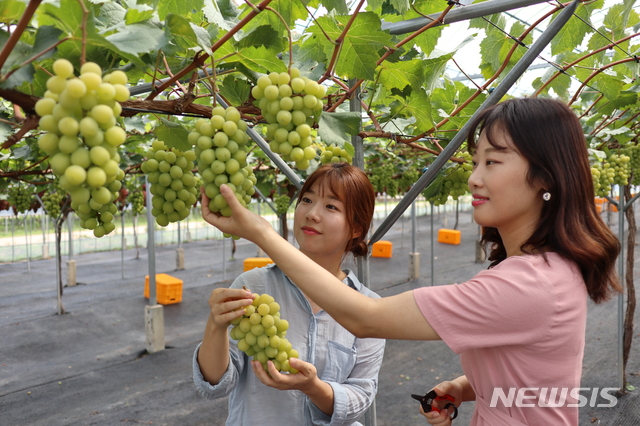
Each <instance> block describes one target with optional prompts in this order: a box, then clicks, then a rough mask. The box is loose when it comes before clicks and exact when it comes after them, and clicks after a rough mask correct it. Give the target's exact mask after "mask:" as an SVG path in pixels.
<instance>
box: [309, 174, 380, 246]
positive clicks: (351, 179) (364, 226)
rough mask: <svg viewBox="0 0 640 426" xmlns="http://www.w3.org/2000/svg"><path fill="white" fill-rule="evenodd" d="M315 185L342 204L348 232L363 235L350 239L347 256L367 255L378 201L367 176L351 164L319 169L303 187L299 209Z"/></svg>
mask: <svg viewBox="0 0 640 426" xmlns="http://www.w3.org/2000/svg"><path fill="white" fill-rule="evenodd" d="M316 182H318V183H320V185H321V186H322V187H323V188H325V189H328V190H329V191H331V193H332V194H333V195H335V196H336V197H337V198H338V199H339V200H340V201H342V203H343V204H344V208H345V216H346V219H347V224H348V225H349V230H351V231H356V232H359V233H360V235H359V236H358V237H356V238H353V239H351V240H349V242H348V243H347V246H346V247H345V249H344V251H345V253H349V252H351V253H353V254H354V255H355V256H364V255H366V254H367V250H368V249H367V240H366V237H367V233H368V232H369V226H371V220H372V219H373V210H374V208H375V201H376V196H375V192H374V190H373V185H371V182H370V181H369V178H368V177H367V175H366V174H365V173H364V172H363V171H362V170H360V169H359V168H357V167H355V166H352V165H351V164H349V163H329V164H325V165H323V166H320V167H318V169H316V171H314V172H313V173H311V175H309V177H308V178H307V180H306V181H305V182H304V184H303V185H302V188H301V189H300V193H299V194H298V201H297V202H296V206H297V205H298V204H300V201H301V200H302V197H303V196H304V194H305V193H306V192H307V191H308V190H309V189H311V187H312V186H313V184H315V183H316Z"/></svg>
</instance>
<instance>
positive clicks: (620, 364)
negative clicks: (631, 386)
mask: <svg viewBox="0 0 640 426" xmlns="http://www.w3.org/2000/svg"><path fill="white" fill-rule="evenodd" d="M624 190H625V186H624V185H620V186H619V191H620V193H619V198H618V206H617V207H618V239H619V240H620V254H619V255H618V276H619V277H620V283H621V284H622V288H624V289H626V286H625V284H626V283H625V282H624V281H625V280H624V244H625V242H624V212H625V210H626V207H627V206H626V205H625V203H624ZM617 346H618V385H619V386H618V387H619V388H620V390H623V389H624V356H623V354H624V291H623V292H622V293H620V294H619V295H618V345H617Z"/></svg>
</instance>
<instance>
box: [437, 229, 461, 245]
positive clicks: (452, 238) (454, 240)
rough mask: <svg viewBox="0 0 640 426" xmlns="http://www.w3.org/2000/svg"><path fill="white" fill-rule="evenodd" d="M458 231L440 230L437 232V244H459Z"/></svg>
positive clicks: (459, 234)
mask: <svg viewBox="0 0 640 426" xmlns="http://www.w3.org/2000/svg"><path fill="white" fill-rule="evenodd" d="M461 235H462V234H461V233H460V231H456V230H455V229H441V230H439V231H438V242H439V243H444V244H460V237H461Z"/></svg>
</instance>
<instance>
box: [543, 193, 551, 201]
mask: <svg viewBox="0 0 640 426" xmlns="http://www.w3.org/2000/svg"><path fill="white" fill-rule="evenodd" d="M542 199H543V200H545V201H549V200H550V199H551V193H550V192H549V191H547V192H545V193H544V194H542Z"/></svg>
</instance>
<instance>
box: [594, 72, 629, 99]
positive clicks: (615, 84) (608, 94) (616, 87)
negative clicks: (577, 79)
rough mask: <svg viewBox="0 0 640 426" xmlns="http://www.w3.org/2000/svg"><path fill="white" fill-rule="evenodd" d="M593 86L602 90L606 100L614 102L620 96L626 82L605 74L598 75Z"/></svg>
mask: <svg viewBox="0 0 640 426" xmlns="http://www.w3.org/2000/svg"><path fill="white" fill-rule="evenodd" d="M592 81H593V86H594V87H595V88H596V89H598V90H600V91H601V92H602V94H603V95H604V97H605V98H607V99H609V100H614V99H616V98H617V97H618V96H619V95H620V91H621V90H622V87H623V86H624V82H623V81H621V80H620V78H619V77H618V76H615V75H609V74H606V73H604V72H602V73H600V74H598V76H597V77H595V78H594V79H593V80H592Z"/></svg>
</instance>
